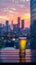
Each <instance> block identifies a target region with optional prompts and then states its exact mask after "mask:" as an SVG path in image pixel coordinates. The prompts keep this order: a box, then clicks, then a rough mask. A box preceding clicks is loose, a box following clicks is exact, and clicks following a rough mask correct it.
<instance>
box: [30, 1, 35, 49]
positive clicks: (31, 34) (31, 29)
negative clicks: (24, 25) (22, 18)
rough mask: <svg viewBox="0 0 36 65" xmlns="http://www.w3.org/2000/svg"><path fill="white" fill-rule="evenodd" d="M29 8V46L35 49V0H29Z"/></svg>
mask: <svg viewBox="0 0 36 65" xmlns="http://www.w3.org/2000/svg"><path fill="white" fill-rule="evenodd" d="M30 6H31V7H30V9H31V26H30V37H31V48H32V49H36V0H30Z"/></svg>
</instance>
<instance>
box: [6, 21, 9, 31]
mask: <svg viewBox="0 0 36 65" xmlns="http://www.w3.org/2000/svg"><path fill="white" fill-rule="evenodd" d="M8 25H9V21H8V20H6V32H8Z"/></svg>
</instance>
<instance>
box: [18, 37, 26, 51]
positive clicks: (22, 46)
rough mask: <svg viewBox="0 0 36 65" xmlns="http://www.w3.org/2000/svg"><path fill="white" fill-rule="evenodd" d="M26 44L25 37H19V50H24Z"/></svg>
mask: <svg viewBox="0 0 36 65" xmlns="http://www.w3.org/2000/svg"><path fill="white" fill-rule="evenodd" d="M26 43H27V39H26V37H19V46H20V50H21V51H22V50H25V48H26Z"/></svg>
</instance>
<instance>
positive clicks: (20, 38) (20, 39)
mask: <svg viewBox="0 0 36 65" xmlns="http://www.w3.org/2000/svg"><path fill="white" fill-rule="evenodd" d="M21 39H22V40H24V39H25V40H26V39H27V38H26V37H19V40H21Z"/></svg>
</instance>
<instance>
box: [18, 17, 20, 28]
mask: <svg viewBox="0 0 36 65" xmlns="http://www.w3.org/2000/svg"><path fill="white" fill-rule="evenodd" d="M18 28H20V17H18Z"/></svg>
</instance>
